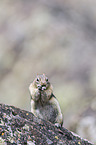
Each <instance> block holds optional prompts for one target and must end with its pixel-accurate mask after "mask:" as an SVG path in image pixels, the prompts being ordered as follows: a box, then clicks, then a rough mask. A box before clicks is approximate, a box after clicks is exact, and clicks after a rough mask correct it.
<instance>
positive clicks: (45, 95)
mask: <svg viewBox="0 0 96 145" xmlns="http://www.w3.org/2000/svg"><path fill="white" fill-rule="evenodd" d="M29 91H30V94H31V112H32V113H33V114H34V115H36V116H37V117H39V118H41V119H44V120H47V121H50V122H52V123H53V124H55V125H56V126H62V124H63V118H62V113H61V109H60V106H59V103H58V101H57V99H56V97H55V96H54V95H53V87H52V85H51V84H50V82H49V81H48V78H47V77H46V76H45V74H43V75H37V77H36V78H35V80H34V81H33V82H32V83H31V84H30V86H29Z"/></svg>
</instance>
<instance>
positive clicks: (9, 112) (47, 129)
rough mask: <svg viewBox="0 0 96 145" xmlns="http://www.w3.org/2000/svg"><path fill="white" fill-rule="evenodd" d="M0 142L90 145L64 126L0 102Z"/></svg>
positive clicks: (37, 144) (16, 144) (33, 144)
mask: <svg viewBox="0 0 96 145" xmlns="http://www.w3.org/2000/svg"><path fill="white" fill-rule="evenodd" d="M0 143H3V144H4V143H5V145H6V144H14V145H19V144H24V145H39V144H40V145H55V144H56V145H62V144H63V145H73V144H74V145H75V144H76V145H92V143H90V142H89V141H87V140H84V139H82V138H80V137H79V136H78V135H74V134H73V133H72V132H70V131H68V130H67V129H65V128H63V127H62V128H57V127H56V126H55V125H54V124H52V123H50V122H47V121H45V120H42V119H39V118H37V117H35V116H34V115H33V114H32V113H31V112H28V111H25V110H21V109H19V108H16V107H14V106H8V105H5V104H0Z"/></svg>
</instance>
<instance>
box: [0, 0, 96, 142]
mask: <svg viewBox="0 0 96 145" xmlns="http://www.w3.org/2000/svg"><path fill="white" fill-rule="evenodd" d="M37 73H38V74H42V73H45V74H46V75H47V76H48V78H49V80H50V82H51V83H52V85H53V87H54V94H55V96H56V97H57V99H58V101H59V103H60V106H61V109H62V113H63V116H64V127H65V128H67V129H70V130H71V131H73V132H75V133H77V134H79V135H80V136H81V137H83V138H86V139H88V140H90V141H92V142H94V143H95V142H96V1H94V0H83V1H80V0H72V1H71V0H36V1H35V0H13V1H10V0H3V1H0V103H5V104H8V105H14V106H16V107H19V108H21V109H25V110H28V111H30V95H29V90H28V87H29V84H30V82H32V81H33V80H34V78H35V77H36V74H37Z"/></svg>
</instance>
